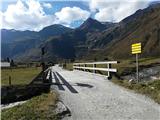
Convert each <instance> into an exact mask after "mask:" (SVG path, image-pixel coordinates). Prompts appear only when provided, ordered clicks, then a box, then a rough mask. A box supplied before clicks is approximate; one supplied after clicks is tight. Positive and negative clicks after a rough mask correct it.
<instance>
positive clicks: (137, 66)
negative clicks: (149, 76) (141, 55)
mask: <svg viewBox="0 0 160 120" xmlns="http://www.w3.org/2000/svg"><path fill="white" fill-rule="evenodd" d="M136 68H137V82H139V71H138V54H136Z"/></svg>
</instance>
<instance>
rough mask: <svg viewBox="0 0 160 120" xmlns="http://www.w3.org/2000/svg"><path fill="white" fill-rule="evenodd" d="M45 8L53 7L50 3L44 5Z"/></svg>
mask: <svg viewBox="0 0 160 120" xmlns="http://www.w3.org/2000/svg"><path fill="white" fill-rule="evenodd" d="M43 6H44V7H45V8H49V9H50V8H52V5H51V4H50V3H43Z"/></svg>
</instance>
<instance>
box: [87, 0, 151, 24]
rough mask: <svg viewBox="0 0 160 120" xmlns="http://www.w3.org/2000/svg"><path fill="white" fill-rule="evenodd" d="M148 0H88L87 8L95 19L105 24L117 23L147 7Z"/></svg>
mask: <svg viewBox="0 0 160 120" xmlns="http://www.w3.org/2000/svg"><path fill="white" fill-rule="evenodd" d="M149 2H150V1H149V0H130V1H129V0H109V1H107V0H90V2H89V7H90V10H91V11H92V12H95V19H97V20H99V21H102V22H106V21H110V22H119V21H120V20H122V19H124V18H125V17H127V16H129V15H131V14H133V13H134V12H135V11H136V10H138V9H143V8H145V7H147V6H148V4H149Z"/></svg>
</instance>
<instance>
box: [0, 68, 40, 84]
mask: <svg viewBox="0 0 160 120" xmlns="http://www.w3.org/2000/svg"><path fill="white" fill-rule="evenodd" d="M40 72H41V68H40V67H29V68H12V69H10V68H8V69H1V86H8V85H9V76H11V84H12V85H26V84H29V83H30V82H31V81H32V80H33V79H34V77H36V76H37V75H38V74H39V73H40Z"/></svg>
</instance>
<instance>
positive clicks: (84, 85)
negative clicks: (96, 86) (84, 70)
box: [76, 83, 93, 88]
mask: <svg viewBox="0 0 160 120" xmlns="http://www.w3.org/2000/svg"><path fill="white" fill-rule="evenodd" d="M76 84H77V86H80V87H88V88H92V87H93V85H89V84H83V83H76Z"/></svg>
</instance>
